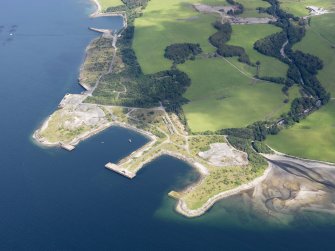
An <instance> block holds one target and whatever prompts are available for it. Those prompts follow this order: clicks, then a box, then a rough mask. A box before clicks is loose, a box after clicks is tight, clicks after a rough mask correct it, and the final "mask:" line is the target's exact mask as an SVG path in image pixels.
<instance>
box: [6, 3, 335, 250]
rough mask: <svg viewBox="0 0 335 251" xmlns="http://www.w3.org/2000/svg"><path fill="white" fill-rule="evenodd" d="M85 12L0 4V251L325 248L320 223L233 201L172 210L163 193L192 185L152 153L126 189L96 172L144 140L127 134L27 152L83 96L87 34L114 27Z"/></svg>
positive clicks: (67, 6) (326, 237)
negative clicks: (193, 212) (69, 99)
mask: <svg viewBox="0 0 335 251" xmlns="http://www.w3.org/2000/svg"><path fill="white" fill-rule="evenodd" d="M92 11H93V6H92V4H91V3H90V2H89V1H88V0H58V1H54V0H30V1H27V0H1V2H0V26H4V27H3V28H0V77H1V78H0V85H1V91H0V115H1V120H0V131H1V136H0V139H1V148H0V150H1V153H0V154H1V155H0V249H1V250H45V249H49V250H54V249H57V250H59V249H66V250H85V249H86V250H105V249H131V250H134V249H137V250H143V249H154V250H185V249H193V250H204V249H206V250H265V249H271V250H302V249H304V250H333V247H334V244H335V241H334V238H333V235H334V233H335V228H334V227H333V226H334V225H333V223H332V221H331V220H329V218H325V217H321V216H315V217H311V215H300V216H299V217H296V219H295V220H294V221H293V223H291V224H290V225H287V224H278V223H269V222H267V221H265V220H264V218H263V217H261V216H260V215H258V214H257V212H253V211H252V210H251V209H250V208H249V207H248V205H247V204H246V203H244V202H243V198H242V197H240V196H237V197H234V198H230V199H227V200H224V201H223V202H221V203H219V204H218V205H216V206H215V207H214V208H213V209H211V210H210V212H209V213H208V214H207V215H205V216H204V217H200V218H198V219H193V220H189V219H185V218H184V217H182V216H180V215H178V214H176V213H175V212H174V210H173V209H174V206H175V201H173V200H172V199H169V198H168V197H167V192H168V191H170V190H171V189H174V188H176V187H177V188H182V187H184V186H185V185H186V184H189V183H190V182H191V181H192V180H196V178H197V175H196V174H195V173H194V172H193V170H192V169H191V168H190V167H189V166H188V165H186V164H184V163H182V162H180V161H178V160H175V159H173V158H169V157H162V158H160V159H158V160H156V161H154V162H153V163H151V164H149V165H148V166H147V167H146V168H144V169H143V170H142V171H141V172H140V173H139V175H138V176H137V177H136V178H135V179H134V180H132V181H129V180H127V179H125V178H123V177H121V176H119V175H117V174H114V173H112V172H110V171H108V170H106V169H105V168H104V164H105V163H106V162H108V161H117V160H119V159H121V158H122V157H124V156H126V155H127V154H129V153H130V152H132V151H134V150H135V149H136V148H138V147H140V146H141V145H143V144H144V143H145V142H146V139H145V138H144V137H142V136H140V135H138V134H136V133H134V132H131V131H127V130H125V129H121V128H112V129H109V130H107V131H105V132H103V133H101V134H99V135H97V136H95V137H93V138H91V139H89V140H87V141H85V142H83V143H82V144H80V145H79V147H78V148H77V149H76V150H75V151H74V152H72V153H68V152H66V151H63V150H61V149H42V148H39V147H38V146H36V145H35V144H34V142H33V141H32V139H31V134H32V132H33V131H34V130H35V129H36V128H37V127H38V126H39V125H40V124H41V122H42V121H43V119H45V117H47V116H48V115H49V114H51V113H52V112H53V111H54V109H55V108H56V107H57V105H58V103H59V101H60V100H61V98H62V97H63V96H64V94H66V93H69V92H71V93H78V92H81V91H82V89H81V88H80V87H79V85H78V84H77V77H78V69H79V66H80V64H81V62H82V60H83V57H84V50H85V48H86V46H87V45H88V43H89V42H90V41H91V40H92V39H93V38H94V37H96V35H97V34H96V33H94V32H91V31H89V30H88V29H87V28H88V27H89V26H95V27H99V28H107V27H112V28H114V29H115V28H117V27H120V25H121V23H122V20H121V19H120V18H117V17H113V18H100V19H94V20H93V19H90V18H89V17H88V15H89V14H90V13H91V12H92ZM10 33H12V35H10ZM129 138H132V139H133V141H132V143H131V144H129V142H128V139H129ZM102 142H103V143H102ZM325 219H326V220H325Z"/></svg>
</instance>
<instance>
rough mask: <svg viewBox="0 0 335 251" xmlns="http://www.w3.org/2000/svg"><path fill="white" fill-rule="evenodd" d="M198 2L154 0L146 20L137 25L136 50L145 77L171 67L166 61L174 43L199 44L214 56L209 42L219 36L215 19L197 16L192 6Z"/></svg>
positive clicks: (189, 0)
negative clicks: (166, 54)
mask: <svg viewBox="0 0 335 251" xmlns="http://www.w3.org/2000/svg"><path fill="white" fill-rule="evenodd" d="M195 2H197V1H195V0H187V1H180V0H171V1H164V2H162V1H160V0H151V1H150V3H149V4H148V6H147V8H146V9H145V11H144V14H143V17H141V18H138V19H136V21H135V26H136V29H135V39H134V44H133V48H134V50H135V52H136V56H137V58H138V61H139V63H140V65H141V67H142V70H143V72H144V73H145V74H150V73H155V72H158V71H162V70H166V69H168V68H170V67H171V64H172V62H171V61H170V60H168V59H166V58H164V50H165V48H166V47H167V46H168V45H171V44H174V43H184V42H188V43H199V44H200V45H201V48H202V49H203V50H204V51H205V52H214V51H215V48H214V47H213V46H212V45H210V44H209V42H208V38H209V37H210V36H211V35H212V34H213V33H215V29H214V28H213V27H212V25H211V24H212V23H213V22H214V21H215V20H216V17H215V16H214V15H205V14H200V13H198V12H196V11H195V10H194V9H193V7H192V5H191V3H195Z"/></svg>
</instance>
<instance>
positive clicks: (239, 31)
mask: <svg viewBox="0 0 335 251" xmlns="http://www.w3.org/2000/svg"><path fill="white" fill-rule="evenodd" d="M232 28H233V33H232V36H231V40H230V41H229V42H228V43H227V44H230V45H237V46H240V47H243V48H244V49H245V51H246V53H247V54H248V56H249V58H250V61H251V62H253V63H256V61H259V62H261V65H260V76H269V77H285V76H286V72H287V69H288V65H286V64H284V63H282V62H280V61H279V60H278V59H276V58H273V57H269V56H265V55H263V54H261V53H259V52H258V51H256V50H255V49H254V48H253V45H254V43H255V42H256V41H257V40H259V39H262V38H264V37H267V36H269V35H271V34H273V33H277V32H280V31H281V29H280V28H278V27H276V26H274V25H270V24H253V25H233V26H232Z"/></svg>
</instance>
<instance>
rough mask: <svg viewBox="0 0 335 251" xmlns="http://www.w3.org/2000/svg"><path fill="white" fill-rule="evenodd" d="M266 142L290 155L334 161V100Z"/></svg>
mask: <svg viewBox="0 0 335 251" xmlns="http://www.w3.org/2000/svg"><path fill="white" fill-rule="evenodd" d="M266 143H267V144H268V145H269V146H271V147H272V148H274V149H275V150H278V151H280V152H284V153H287V154H290V155H294V156H298V157H303V158H309V159H315V160H323V161H330V162H334V163H335V151H334V149H335V101H331V102H330V103H329V104H327V105H326V106H325V107H323V108H321V109H320V110H319V111H317V112H315V113H313V114H311V115H310V116H308V117H307V118H306V119H305V120H303V121H301V122H300V123H298V124H295V125H294V126H293V127H291V128H290V129H288V130H283V131H281V132H280V133H279V134H278V135H276V136H270V137H269V138H268V139H267V140H266Z"/></svg>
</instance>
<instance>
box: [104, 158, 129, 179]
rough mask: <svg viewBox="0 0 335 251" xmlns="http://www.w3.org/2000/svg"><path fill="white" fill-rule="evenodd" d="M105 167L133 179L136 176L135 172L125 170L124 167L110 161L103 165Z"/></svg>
mask: <svg viewBox="0 0 335 251" xmlns="http://www.w3.org/2000/svg"><path fill="white" fill-rule="evenodd" d="M105 167H106V168H107V169H109V170H112V171H114V172H116V173H118V174H120V175H122V176H124V177H127V178H128V179H133V178H134V177H135V176H136V174H135V173H132V172H130V171H128V170H126V169H123V168H120V167H119V166H118V165H116V164H113V163H111V162H109V163H107V164H106V165H105Z"/></svg>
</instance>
